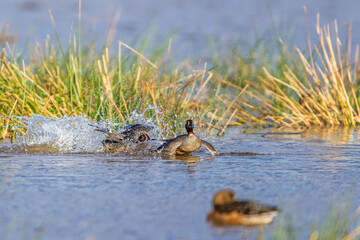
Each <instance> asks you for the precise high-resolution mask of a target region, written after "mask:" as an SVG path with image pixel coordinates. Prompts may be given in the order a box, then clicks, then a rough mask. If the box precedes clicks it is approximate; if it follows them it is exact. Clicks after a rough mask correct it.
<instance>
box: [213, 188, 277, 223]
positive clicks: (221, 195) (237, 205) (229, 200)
mask: <svg viewBox="0 0 360 240" xmlns="http://www.w3.org/2000/svg"><path fill="white" fill-rule="evenodd" d="M278 212H279V210H278V208H277V207H275V206H268V205H263V204H260V203H257V202H254V201H251V200H243V201H237V200H236V195H235V193H234V192H233V191H232V190H221V191H219V192H217V193H216V194H215V195H214V198H213V209H212V210H211V212H210V213H209V215H208V217H207V220H208V221H211V222H213V223H215V224H219V225H265V224H269V223H271V222H272V221H273V218H274V217H275V216H276V215H277V214H278Z"/></svg>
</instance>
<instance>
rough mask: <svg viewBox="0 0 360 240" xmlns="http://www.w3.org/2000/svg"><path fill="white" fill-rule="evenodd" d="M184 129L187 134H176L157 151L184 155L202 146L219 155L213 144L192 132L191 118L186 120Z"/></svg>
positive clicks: (214, 154)
mask: <svg viewBox="0 0 360 240" xmlns="http://www.w3.org/2000/svg"><path fill="white" fill-rule="evenodd" d="M185 129H186V131H187V134H184V135H180V136H177V137H176V138H174V139H169V140H166V142H165V143H164V144H162V145H161V146H160V147H158V149H157V150H158V152H161V153H164V154H167V155H185V154H190V153H192V152H194V151H196V150H198V149H199V148H200V147H201V146H204V147H205V148H206V149H207V150H209V151H210V153H211V154H212V155H213V156H217V155H219V154H218V152H217V151H216V150H215V148H214V147H213V145H211V144H210V143H208V142H207V141H204V140H201V139H200V138H198V137H197V136H196V135H195V134H194V132H193V130H194V123H193V121H192V120H191V119H189V120H187V121H186V124H185Z"/></svg>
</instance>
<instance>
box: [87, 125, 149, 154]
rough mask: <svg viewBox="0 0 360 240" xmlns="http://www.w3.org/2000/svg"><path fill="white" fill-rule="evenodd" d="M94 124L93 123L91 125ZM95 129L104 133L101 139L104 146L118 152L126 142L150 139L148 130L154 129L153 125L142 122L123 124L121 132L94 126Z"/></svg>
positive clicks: (109, 150) (110, 150)
mask: <svg viewBox="0 0 360 240" xmlns="http://www.w3.org/2000/svg"><path fill="white" fill-rule="evenodd" d="M91 126H94V125H91ZM94 127H96V128H95V131H99V132H103V133H105V134H106V135H105V139H104V140H103V141H102V143H103V145H104V148H105V150H106V151H108V152H118V151H119V149H121V147H123V146H125V145H126V143H143V142H146V141H149V140H151V138H150V137H149V132H150V131H151V130H152V129H154V127H153V126H149V125H143V124H132V125H128V126H125V127H124V128H123V129H122V131H121V132H116V131H114V130H112V129H107V128H102V127H99V126H94Z"/></svg>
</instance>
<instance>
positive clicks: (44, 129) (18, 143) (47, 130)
mask: <svg viewBox="0 0 360 240" xmlns="http://www.w3.org/2000/svg"><path fill="white" fill-rule="evenodd" d="M148 110H149V109H146V110H145V111H144V112H143V113H137V112H133V113H132V114H131V116H130V118H129V119H127V120H126V121H125V122H123V123H112V122H111V121H109V120H103V121H101V122H93V121H91V120H90V119H87V118H85V117H83V116H74V117H68V116H62V117H59V118H53V117H44V116H42V115H38V114H35V115H33V116H31V117H22V116H21V117H19V116H11V118H16V119H18V120H19V122H21V123H23V124H25V126H19V125H17V126H15V127H14V128H13V129H14V130H15V129H16V128H20V127H22V128H25V129H26V132H25V134H23V135H21V136H17V137H16V139H15V141H13V143H11V144H10V143H6V144H1V145H2V146H1V145H0V149H1V150H2V151H14V152H28V153H35V152H45V153H99V152H104V148H103V145H102V141H103V140H104V138H105V134H104V133H102V132H99V131H95V127H94V125H95V126H100V127H104V128H112V129H116V130H117V131H119V132H121V129H122V128H123V127H125V126H126V125H128V124H133V123H140V124H146V125H151V126H154V127H155V128H154V130H152V131H151V132H150V137H151V138H155V139H161V138H162V137H163V135H162V134H160V132H161V131H159V127H157V126H156V124H154V122H153V121H154V120H153V119H152V118H150V119H146V118H145V117H144V114H145V112H146V111H148ZM151 110H153V109H151ZM92 125H93V126H92ZM154 144H159V143H155V142H153V143H152V144H148V145H149V147H153V146H152V145H154ZM129 149H130V150H129ZM131 149H132V148H131V147H130V148H129V147H128V148H127V149H126V151H127V152H128V151H131ZM147 149H148V147H146V148H145V147H144V146H142V148H141V150H142V152H143V151H145V150H147ZM130 154H134V153H130Z"/></svg>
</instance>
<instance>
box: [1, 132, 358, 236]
mask: <svg viewBox="0 0 360 240" xmlns="http://www.w3.org/2000/svg"><path fill="white" fill-rule="evenodd" d="M359 133H360V132H359V129H354V130H353V131H348V130H331V131H319V130H307V131H305V132H304V133H303V134H280V135H277V134H269V135H267V136H266V137H261V135H262V133H261V132H260V133H247V134H241V130H239V131H238V130H237V129H229V130H228V132H227V133H226V134H225V137H224V138H221V139H208V140H209V141H211V142H213V143H215V144H214V145H215V148H216V149H217V150H218V151H219V152H220V153H223V154H221V155H220V156H216V157H213V156H210V155H209V154H208V153H207V152H206V150H199V151H196V152H194V153H193V155H190V156H176V157H159V156H156V155H141V156H136V155H125V154H104V153H92V154H85V153H80V154H69V153H67V154H41V153H37V154H22V153H16V152H10V153H9V152H8V153H0V173H1V174H0V182H1V185H0V213H1V217H0V236H1V237H3V236H5V235H6V236H7V238H6V239H21V238H22V232H26V233H27V234H28V235H29V236H30V237H31V236H35V235H36V234H37V232H36V230H35V229H43V238H44V239H55V240H56V239H86V238H95V239H113V238H117V237H118V236H122V237H124V238H135V239H149V238H151V239H234V238H235V239H241V238H245V239H246V238H249V239H256V238H260V237H261V236H262V235H264V236H265V237H264V238H265V239H268V238H269V237H268V236H271V235H272V234H273V231H274V228H275V227H276V226H277V224H278V223H279V222H285V223H286V221H287V219H288V217H289V216H291V219H293V224H294V229H295V230H294V231H295V232H296V233H297V234H299V236H300V239H303V238H306V237H308V235H307V233H308V232H309V231H310V229H311V225H312V223H313V222H314V221H317V220H320V219H323V218H324V217H325V216H327V214H328V212H329V211H330V209H331V206H332V205H333V204H334V203H339V204H345V203H347V202H348V197H349V196H351V197H352V201H351V203H352V205H351V211H350V212H354V211H355V210H356V208H358V206H359V205H360V202H359V199H360V191H359V180H360V179H359V174H358V173H359V170H360V161H359V160H358V156H359V155H360V148H359V147H360V146H359V143H358V142H359V138H360V134H359ZM242 153H256V154H242ZM261 153H265V154H261ZM223 188H231V189H233V190H234V191H235V192H236V193H237V195H238V197H239V199H254V200H257V201H259V202H263V203H266V204H273V205H278V206H279V207H280V208H281V209H282V212H281V213H280V216H279V217H278V218H277V219H276V220H275V222H274V223H272V224H270V225H269V226H266V227H265V228H264V230H263V233H262V230H259V229H253V228H243V227H216V226H213V225H212V224H211V223H208V222H207V221H206V216H207V214H208V212H209V211H210V209H211V199H212V196H213V194H214V193H215V192H216V191H218V190H219V189H223ZM309 213H310V214H309ZM139 226H142V227H141V230H139ZM184 229H186V231H185V230H184Z"/></svg>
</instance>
